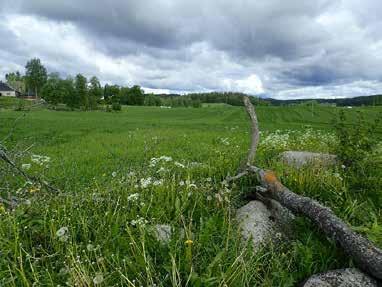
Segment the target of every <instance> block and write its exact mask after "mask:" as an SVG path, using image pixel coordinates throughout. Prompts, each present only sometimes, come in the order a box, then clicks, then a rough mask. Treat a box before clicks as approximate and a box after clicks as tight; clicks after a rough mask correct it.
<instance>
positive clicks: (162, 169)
mask: <svg viewBox="0 0 382 287" xmlns="http://www.w3.org/2000/svg"><path fill="white" fill-rule="evenodd" d="M166 171H168V169H167V168H164V167H163V166H162V167H161V168H160V169H158V171H157V173H161V172H166Z"/></svg>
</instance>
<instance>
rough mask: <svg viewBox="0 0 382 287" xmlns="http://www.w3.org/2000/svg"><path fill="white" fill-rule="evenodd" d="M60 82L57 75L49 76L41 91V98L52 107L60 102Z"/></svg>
mask: <svg viewBox="0 0 382 287" xmlns="http://www.w3.org/2000/svg"><path fill="white" fill-rule="evenodd" d="M60 81H61V80H60V78H59V75H58V74H50V75H49V78H48V80H47V82H46V83H45V85H44V86H43V87H42V90H41V97H42V98H43V99H44V100H45V101H47V102H48V103H49V104H52V105H53V106H56V105H57V104H58V103H61V102H62V92H61V91H60V87H61V86H60Z"/></svg>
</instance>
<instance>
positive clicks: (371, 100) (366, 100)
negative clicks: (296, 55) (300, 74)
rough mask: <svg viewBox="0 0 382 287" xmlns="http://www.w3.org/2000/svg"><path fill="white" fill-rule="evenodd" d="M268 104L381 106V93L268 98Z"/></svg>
mask: <svg viewBox="0 0 382 287" xmlns="http://www.w3.org/2000/svg"><path fill="white" fill-rule="evenodd" d="M266 101H269V102H270V104H272V105H275V106H281V105H291V104H302V103H306V102H311V101H314V102H318V103H321V104H335V105H337V106H382V95H372V96H362V97H354V98H344V99H301V100H276V99H271V98H268V99H266Z"/></svg>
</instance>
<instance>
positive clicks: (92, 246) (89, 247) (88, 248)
mask: <svg viewBox="0 0 382 287" xmlns="http://www.w3.org/2000/svg"><path fill="white" fill-rule="evenodd" d="M86 249H87V250H88V251H89V252H91V251H94V250H96V249H95V248H94V245H93V244H90V243H89V244H88V245H86Z"/></svg>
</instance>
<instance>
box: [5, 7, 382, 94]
mask: <svg viewBox="0 0 382 287" xmlns="http://www.w3.org/2000/svg"><path fill="white" fill-rule="evenodd" d="M3 1H4V5H2V8H1V11H0V15H2V19H3V21H2V22H1V23H0V36H2V38H3V39H7V41H4V42H3V43H0V65H1V66H0V74H4V73H6V72H7V71H12V70H15V69H21V68H22V67H23V66H24V65H25V62H26V61H27V59H29V58H30V57H35V56H37V57H40V58H41V59H42V61H43V62H44V63H45V64H46V66H47V67H48V69H49V70H51V71H58V72H60V73H61V74H63V75H67V74H76V73H78V72H81V73H84V74H85V75H87V76H91V75H97V76H98V77H99V78H101V79H102V80H103V82H114V83H118V84H123V85H132V84H139V85H141V86H143V87H145V88H146V90H147V91H154V92H156V91H161V92H162V91H166V92H184V93H185V92H197V91H214V90H218V91H222V90H231V91H240V92H246V93H250V94H254V95H258V94H260V95H261V94H266V95H268V96H274V97H278V98H295V97H296V98H303V97H312V98H317V97H333V96H341V97H343V96H346V97H349V96H355V95H364V94H365V95H366V94H368V93H378V92H380V88H381V85H380V83H381V82H382V69H380V67H381V66H382V49H381V48H382V33H380V31H381V28H382V20H380V17H379V15H381V14H382V4H380V3H379V1H377V0H375V1H373V0H367V1H363V2H362V5H360V4H359V3H360V2H359V1H355V0H349V1H340V0H335V1H327V0H317V1H313V2H312V1H299V0H291V1H287V2H286V1H278V0H267V1H265V0H263V1H250V0H238V1H228V0H221V1H185V0H176V1H175V0H158V1H155V2H152V1H148V0H141V1H125V0H111V1H108V2H106V1H90V0H82V1H75V0H66V1H45V0H28V1H27V0H13V1H12V2H11V1H10V0H3ZM363 93H364V94H363Z"/></svg>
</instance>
